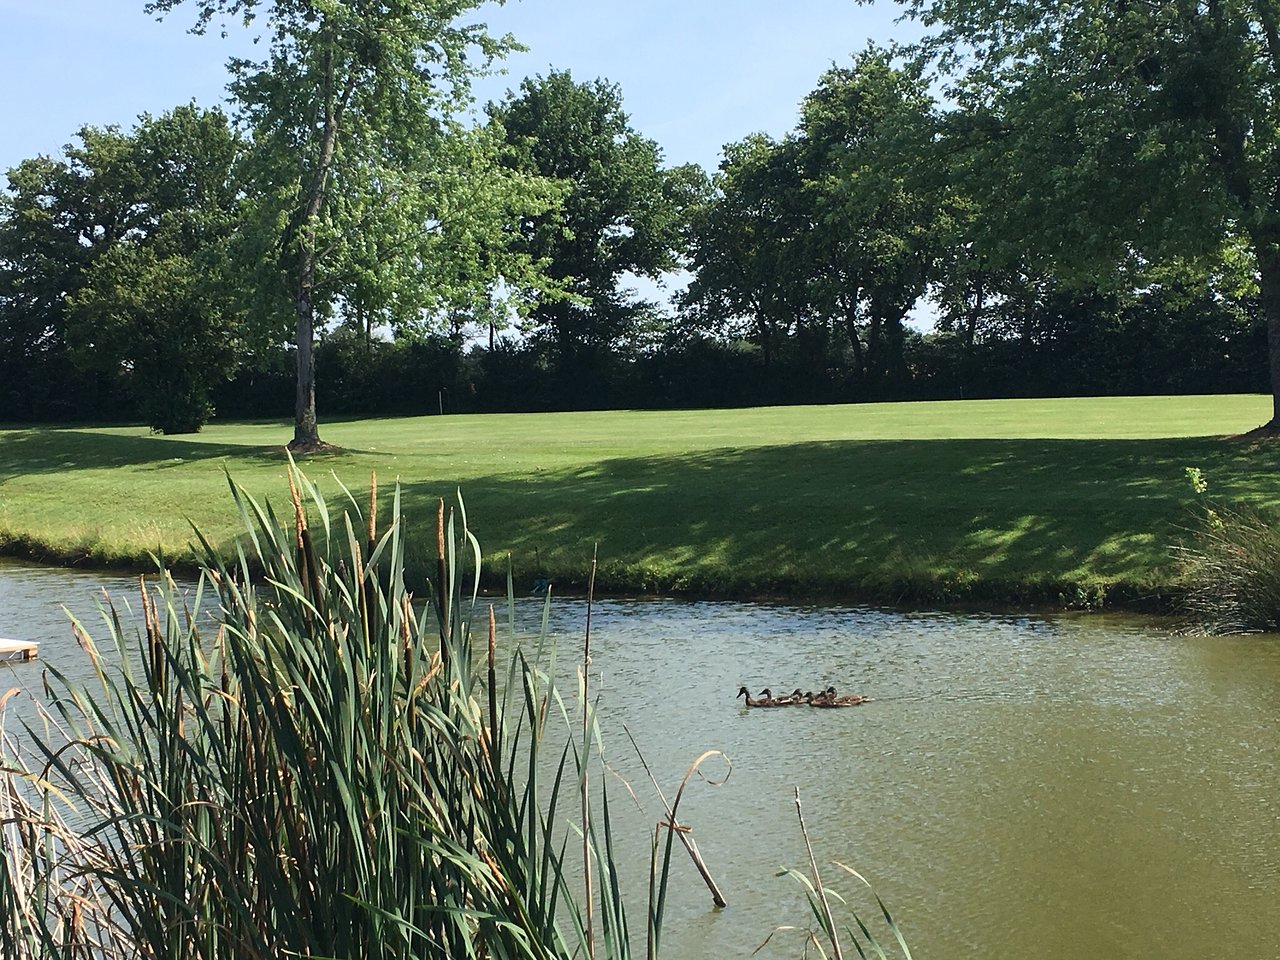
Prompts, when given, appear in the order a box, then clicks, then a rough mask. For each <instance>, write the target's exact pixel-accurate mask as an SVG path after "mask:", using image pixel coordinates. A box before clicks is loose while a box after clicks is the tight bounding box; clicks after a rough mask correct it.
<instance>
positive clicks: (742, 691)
mask: <svg viewBox="0 0 1280 960" xmlns="http://www.w3.org/2000/svg"><path fill="white" fill-rule="evenodd" d="M738 696H740V697H746V698H747V706H748V707H786V706H790V705H791V700H790V699H789V698H787V697H775V696H774V695H773V691H772V690H770V689H769V688H768V687H765V688H764V689H763V690H761V691H760V699H758V700H757V699H755V698H753V697H752V696H751V691H749V690H748V689H747V688H746V687H740V688H739V689H738Z"/></svg>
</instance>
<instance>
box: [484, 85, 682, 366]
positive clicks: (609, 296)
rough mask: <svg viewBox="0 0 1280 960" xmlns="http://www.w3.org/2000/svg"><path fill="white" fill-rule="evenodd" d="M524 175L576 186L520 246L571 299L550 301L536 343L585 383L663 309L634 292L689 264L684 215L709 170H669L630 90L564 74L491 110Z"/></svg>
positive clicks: (525, 224) (527, 225)
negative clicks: (638, 122) (641, 128)
mask: <svg viewBox="0 0 1280 960" xmlns="http://www.w3.org/2000/svg"><path fill="white" fill-rule="evenodd" d="M488 112H489V115H490V117H491V118H492V119H493V120H494V121H496V122H497V124H498V125H499V126H500V128H501V130H502V131H503V132H504V134H505V137H506V140H507V143H508V144H510V145H511V147H512V150H513V163H515V164H516V165H517V166H518V168H519V169H522V170H524V171H526V172H528V173H530V174H536V175H538V176H541V177H546V178H550V179H553V180H555V181H558V182H560V183H562V184H564V185H565V190H566V193H565V196H564V199H563V202H562V204H561V206H560V207H558V208H556V209H551V210H547V211H546V212H544V213H542V214H540V215H538V216H534V217H529V218H526V219H525V220H524V221H522V223H521V229H520V240H519V248H520V249H521V250H523V251H524V252H525V253H526V254H527V255H528V256H530V257H532V258H535V259H538V260H540V261H542V262H544V263H545V264H546V265H547V271H548V273H549V274H550V276H552V277H553V278H555V280H556V281H558V283H559V284H560V285H561V287H562V289H563V290H564V291H565V292H566V293H567V294H568V296H557V297H550V298H544V299H543V300H542V302H540V303H539V304H538V305H537V307H536V308H535V309H534V310H533V311H532V314H531V321H532V322H531V330H530V332H531V333H532V335H533V336H534V337H535V339H537V340H538V341H539V342H541V343H543V344H545V345H546V346H547V347H548V348H549V349H550V352H551V354H552V356H553V359H554V361H555V363H556V364H557V365H558V366H559V368H560V369H561V370H562V371H563V372H564V373H566V374H568V375H569V376H573V377H577V376H582V375H583V374H584V372H586V371H587V370H588V369H589V368H591V367H592V366H598V365H600V364H602V363H604V362H605V361H606V360H607V358H608V356H609V355H610V353H613V352H616V351H620V350H625V349H626V348H627V347H628V346H632V345H634V342H635V339H636V338H637V336H638V335H639V334H640V333H641V329H642V324H643V323H644V321H645V319H646V318H647V317H649V316H651V314H652V311H653V305H652V304H649V303H647V302H645V301H644V300H643V299H641V298H640V297H638V296H637V295H636V294H635V292H634V291H633V290H630V289H628V288H627V287H626V286H625V285H624V282H625V280H626V278H628V277H635V276H639V277H649V278H658V277H660V276H662V275H663V274H664V273H666V272H668V271H671V270H673V269H675V268H676V267H677V266H678V264H679V255H680V252H681V248H682V239H683V228H684V223H685V213H686V209H687V207H688V206H689V205H690V203H691V202H692V201H693V200H694V199H695V198H696V197H697V196H698V195H699V193H700V192H701V191H703V190H704V189H705V177H704V176H703V175H702V173H701V169H700V168H698V167H696V166H693V165H689V166H684V167H678V168H675V169H666V168H664V167H663V166H662V151H661V149H660V148H659V147H658V145H657V144H656V143H655V142H654V141H652V140H650V139H648V138H646V137H644V136H642V135H641V134H639V133H638V132H637V131H636V130H634V129H633V128H632V126H631V123H630V120H629V119H628V117H627V114H626V112H625V111H624V110H623V105H622V93H621V91H620V90H619V88H618V87H617V86H616V85H614V84H611V83H608V82H607V81H605V80H599V79H598V80H595V81H592V82H588V83H578V82H576V81H575V80H574V79H573V77H572V75H571V74H570V73H569V71H567V70H564V71H559V70H553V71H552V72H551V73H549V74H548V75H547V76H545V77H540V76H539V77H532V78H529V79H526V80H525V81H524V82H523V83H522V84H521V85H520V90H519V91H518V92H513V93H510V94H508V96H507V97H506V98H505V99H504V100H503V101H502V102H501V103H497V104H490V105H489V108H488Z"/></svg>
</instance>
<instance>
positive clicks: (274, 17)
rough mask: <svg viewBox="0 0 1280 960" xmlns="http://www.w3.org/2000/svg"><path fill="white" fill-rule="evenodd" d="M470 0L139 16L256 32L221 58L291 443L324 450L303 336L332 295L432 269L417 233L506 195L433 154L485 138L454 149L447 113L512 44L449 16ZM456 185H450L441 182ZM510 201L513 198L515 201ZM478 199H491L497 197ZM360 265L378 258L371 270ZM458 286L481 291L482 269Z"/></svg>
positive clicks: (369, 295)
mask: <svg viewBox="0 0 1280 960" xmlns="http://www.w3.org/2000/svg"><path fill="white" fill-rule="evenodd" d="M481 2H482V0H395V2H387V0H331V2H325V3H320V2H313V0H153V2H151V3H149V4H148V5H147V8H146V9H147V11H148V12H152V13H159V14H162V15H163V14H165V13H167V12H169V11H171V10H173V9H175V8H176V7H179V6H183V5H184V4H185V3H190V4H193V5H194V7H195V10H196V29H197V30H198V31H203V30H204V29H205V28H207V27H208V25H209V24H210V23H211V22H212V21H213V19H214V18H215V17H217V16H240V17H242V18H243V19H244V20H245V21H246V22H252V21H253V20H254V19H255V18H256V17H259V16H260V17H262V18H263V20H264V21H265V24H266V27H267V38H268V50H267V56H266V58H265V59H264V60H262V61H251V60H243V59H234V60H232V61H231V62H230V69H231V73H232V81H231V84H230V90H231V93H232V95H233V97H234V98H235V100H236V102H237V104H238V110H239V116H240V118H241V120H242V121H243V122H244V124H245V125H246V126H247V128H248V129H249V130H250V131H251V132H252V135H253V150H252V153H251V158H250V161H249V164H248V170H249V176H248V193H249V202H248V203H247V205H246V210H245V215H246V223H247V224H248V225H249V230H248V231H247V237H246V242H245V247H244V249H245V250H246V251H248V256H249V258H250V260H251V262H255V263H257V264H259V265H260V268H261V269H260V272H259V275H258V281H257V282H258V286H259V290H260V293H261V298H260V310H259V313H260V315H262V316H264V317H267V318H270V317H273V316H275V317H278V316H280V314H281V313H284V312H286V311H287V312H288V313H289V314H291V316H292V326H293V330H294V342H295V345H296V349H297V396H296V418H295V427H294V436H293V440H292V442H291V443H290V447H291V448H292V449H295V450H314V449H318V448H321V447H323V446H324V444H323V443H322V441H321V439H320V435H319V430H318V427H317V421H316V408H315V356H314V343H315V336H316V329H317V326H318V322H319V321H321V320H322V319H323V318H324V317H325V316H327V315H328V313H329V312H330V311H331V309H332V308H333V307H334V305H335V304H336V303H339V302H340V301H341V299H342V297H343V294H344V291H345V292H348V293H349V294H350V295H351V302H352V303H359V302H360V301H361V300H364V301H365V302H368V301H370V300H371V299H374V300H376V299H377V297H375V296H374V293H375V291H376V292H377V296H378V297H381V296H383V295H385V296H387V297H390V296H391V295H392V293H393V292H397V291H400V290H401V289H408V287H404V286H402V285H404V284H406V282H407V278H408V279H412V278H413V277H414V276H415V275H417V274H419V273H420V272H422V271H424V270H427V271H429V270H430V266H429V260H428V258H429V257H430V255H431V252H432V251H431V250H430V249H428V248H427V242H428V241H429V240H430V239H431V237H432V235H433V234H434V233H437V232H438V231H439V229H440V228H441V227H442V224H444V223H450V222H451V225H452V226H453V227H454V228H455V229H459V230H462V231H464V232H465V229H466V228H468V227H470V226H472V224H470V223H465V222H458V221H466V220H467V219H468V216H469V215H468V214H467V212H466V210H467V208H468V203H467V197H468V196H469V195H473V194H476V193H478V192H479V193H485V192H493V193H498V194H502V195H504V196H505V197H507V198H508V199H512V198H511V197H510V194H511V191H510V188H511V185H512V182H513V180H512V178H510V177H495V178H493V179H492V180H490V181H482V182H478V183H477V182H472V181H470V180H468V182H466V183H460V182H459V180H458V179H457V178H456V177H450V175H449V174H450V171H449V170H448V169H447V168H444V167H442V165H441V160H442V158H453V157H456V156H457V155H458V153H459V151H463V152H465V151H467V150H471V149H474V148H476V147H478V146H484V145H485V144H486V143H487V142H488V141H485V140H483V139H479V138H473V139H470V140H468V141H467V144H466V146H459V138H460V137H463V136H464V134H463V131H462V128H461V126H460V125H459V124H458V123H457V122H456V120H455V117H456V115H457V114H458V112H459V111H460V110H462V109H463V108H464V107H465V105H466V104H467V103H468V102H469V93H468V90H469V81H470V80H471V78H472V77H474V76H476V75H477V74H478V73H480V72H482V71H483V70H485V69H486V68H487V66H488V65H489V64H490V63H491V62H492V61H493V59H494V58H495V57H499V56H501V55H503V54H504V53H505V52H506V51H507V50H508V49H509V48H510V46H511V41H510V39H509V38H502V39H498V38H494V37H492V36H490V35H489V34H488V32H487V31H486V29H485V27H484V26H483V25H480V24H460V23H458V22H457V18H458V17H459V16H460V15H462V14H463V13H465V12H467V11H470V10H474V9H476V8H477V7H479V6H481ZM458 188H462V193H461V195H459V193H457V192H451V191H456V190H457V189H458ZM513 204H514V205H516V206H519V202H518V198H516V199H513ZM496 205H497V206H499V207H500V206H502V203H500V202H499V203H497V204H496ZM479 206H482V207H484V208H485V209H493V208H494V206H495V203H494V202H491V201H486V202H484V203H481V204H479ZM432 208H434V209H435V210H436V211H440V210H442V209H443V211H444V213H439V212H437V213H432V212H431V211H432ZM455 213H456V214H457V217H456V218H454V217H453V216H452V215H453V214H455ZM442 216H443V217H444V219H443V220H442V219H441V217H442ZM486 226H487V225H486ZM370 234H376V235H377V242H376V244H374V245H373V246H372V247H368V246H366V247H364V248H363V249H361V250H357V247H359V244H358V243H357V242H356V241H357V240H358V238H361V237H367V236H368V235H370ZM500 241H501V238H495V242H500ZM373 264H389V265H391V267H390V268H389V269H387V270H384V271H378V270H373V269H371V266H372V265H373ZM357 276H358V277H359V279H360V281H361V282H362V283H363V285H362V286H360V285H358V284H357ZM470 282H471V283H474V284H477V285H480V286H484V287H485V288H486V289H491V288H492V285H491V284H486V283H484V282H483V280H482V278H475V279H473V280H472V281H470ZM409 286H412V285H411V284H410V285H409ZM410 299H413V297H412V295H410ZM406 312H408V311H407V310H406Z"/></svg>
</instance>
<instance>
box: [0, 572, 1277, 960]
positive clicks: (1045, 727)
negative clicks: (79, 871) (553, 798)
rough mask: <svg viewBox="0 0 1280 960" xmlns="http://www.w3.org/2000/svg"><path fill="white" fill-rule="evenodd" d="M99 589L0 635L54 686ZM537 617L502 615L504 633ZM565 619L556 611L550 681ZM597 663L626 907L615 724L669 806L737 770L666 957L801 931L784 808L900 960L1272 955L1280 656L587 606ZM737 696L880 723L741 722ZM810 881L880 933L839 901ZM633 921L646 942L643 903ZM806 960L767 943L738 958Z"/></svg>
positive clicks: (820, 618) (630, 756)
mask: <svg viewBox="0 0 1280 960" xmlns="http://www.w3.org/2000/svg"><path fill="white" fill-rule="evenodd" d="M103 586H106V587H108V588H109V589H111V590H112V591H117V590H119V591H125V592H128V593H129V594H130V595H133V594H134V593H135V592H136V580H132V579H128V578H110V577H101V576H96V575H89V574H82V573H77V572H72V571H66V570H52V569H45V568H33V567H29V566H24V565H19V564H0V636H10V637H16V638H21V639H28V640H36V641H39V642H41V644H42V647H41V655H42V658H43V659H44V661H45V662H46V663H54V664H57V665H58V666H59V667H60V668H62V669H65V670H68V671H70V672H73V673H74V672H76V671H77V670H79V669H81V668H79V667H78V666H76V665H77V664H80V663H82V662H83V657H82V654H81V653H80V652H79V650H78V648H77V646H76V644H75V641H74V639H73V638H72V636H71V631H70V629H69V627H68V626H67V622H66V617H65V614H64V613H63V611H62V609H61V605H62V604H66V605H67V606H68V607H69V608H70V609H71V610H72V611H73V612H75V613H76V614H77V615H80V616H82V617H85V618H90V619H91V618H92V617H93V615H94V613H93V611H94V595H95V593H97V592H98V591H99V589H100V588H101V587H103ZM539 613H540V606H539V605H538V604H537V603H536V602H533V601H529V602H522V603H521V604H520V605H519V607H518V610H517V619H518V624H519V627H520V630H522V631H527V632H533V631H535V630H536V624H537V620H538V617H539ZM584 614H585V605H584V604H583V603H582V602H581V601H576V600H557V601H555V603H554V604H553V622H552V627H553V630H554V631H555V633H556V634H557V636H558V637H559V639H560V642H561V647H560V649H561V658H562V661H567V660H568V659H571V658H572V657H573V656H574V655H575V654H574V652H573V651H574V650H576V649H578V647H579V645H580V643H581V636H582V625H583V620H584ZM502 623H503V617H502V616H500V617H499V624H500V628H501V625H502ZM592 648H593V649H592V652H593V661H592V684H593V689H594V690H595V691H596V692H598V693H599V694H600V696H601V715H602V723H603V725H604V728H605V733H606V742H605V750H606V759H607V760H608V762H609V763H610V765H611V766H612V767H613V768H614V769H615V770H616V771H617V773H618V774H619V776H620V777H621V778H623V779H625V780H627V781H628V782H629V783H630V784H631V785H632V787H633V788H634V790H635V792H636V794H637V797H638V799H639V805H638V806H637V805H636V804H633V803H631V802H630V800H629V799H628V798H627V797H626V794H625V791H623V790H622V789H620V788H618V789H615V790H614V793H613V798H614V800H615V801H623V800H626V803H622V802H617V803H616V806H617V808H618V809H619V811H621V819H622V821H623V822H622V823H621V824H620V826H619V834H620V838H619V839H620V841H621V842H622V843H623V844H625V845H624V846H623V849H622V859H623V860H624V862H626V863H627V864H628V865H631V866H633V867H634V876H633V877H630V878H628V879H629V880H631V881H632V883H633V886H634V887H635V892H636V894H637V896H638V897H641V896H643V886H642V883H643V871H644V870H645V869H646V868H647V865H648V858H649V835H650V832H651V830H652V825H653V824H654V823H655V822H656V821H657V820H658V818H659V816H660V815H661V807H660V805H659V804H658V803H657V801H656V800H655V799H654V797H653V794H652V790H651V788H649V787H648V784H647V781H646V779H645V777H644V775H643V773H642V771H641V770H640V768H639V765H638V764H637V762H636V760H635V757H634V752H633V751H632V748H631V745H630V743H629V742H628V740H627V739H626V736H625V735H624V733H623V731H622V724H623V723H625V724H626V725H627V727H628V728H629V729H630V730H631V731H632V733H633V734H634V735H635V737H636V739H637V741H638V742H639V744H640V746H641V747H642V749H643V750H644V752H645V756H646V759H647V760H648V762H649V765H650V766H651V767H652V769H653V770H654V772H655V773H656V774H657V775H658V776H659V778H660V779H661V780H662V781H663V785H664V788H665V789H667V791H668V794H669V795H670V793H671V792H672V791H673V790H674V788H675V786H676V784H677V783H678V782H679V780H680V778H681V777H682V776H683V774H684V771H685V769H686V768H687V767H688V765H689V764H690V763H691V762H692V761H693V759H695V758H696V757H697V756H698V755H699V754H700V753H701V752H702V751H703V750H706V749H718V750H723V751H724V752H725V753H726V754H728V755H729V757H731V758H732V761H733V772H732V775H731V776H730V777H729V779H728V781H727V782H726V783H724V784H723V785H720V786H713V785H710V784H705V783H695V784H694V785H693V786H691V787H690V789H689V791H688V792H687V793H686V796H685V800H684V803H683V805H682V807H681V819H682V820H684V821H685V822H686V823H688V824H690V825H691V826H692V827H693V831H694V835H695V836H696V838H697V839H698V842H699V845H700V847H701V849H702V853H703V855H704V857H705V858H706V861H707V864H708V866H709V867H710V869H711V871H712V873H713V874H714V875H715V877H716V880H717V881H718V883H719V884H720V886H721V888H722V889H723V891H724V893H725V895H726V897H727V898H728V900H729V903H730V906H729V907H728V909H726V910H723V911H718V910H714V909H713V908H712V907H711V903H710V897H709V895H708V894H707V892H706V890H705V888H704V887H703V886H702V884H701V881H700V879H699V878H698V876H697V874H696V872H695V871H694V870H693V868H692V866H691V865H690V864H689V862H688V860H687V859H686V858H683V855H681V857H682V859H680V860H678V861H677V862H676V864H675V868H674V869H673V878H672V884H673V890H672V893H671V903H670V905H669V911H668V923H667V929H666V934H665V938H664V944H663V945H664V949H663V954H664V955H665V956H668V957H681V958H684V957H717V958H718V957H726V956H740V957H745V956H747V955H748V954H750V953H751V951H752V950H754V949H755V948H756V947H757V946H758V945H759V944H760V943H761V942H762V941H764V940H765V939H766V938H767V937H768V936H769V934H770V932H771V931H772V930H773V929H774V928H775V927H776V926H779V925H782V924H795V925H801V926H803V925H806V924H807V923H808V913H807V907H806V905H805V902H804V897H803V891H802V890H801V888H800V887H799V885H798V884H797V883H796V882H795V881H794V880H793V879H791V878H787V877H778V876H776V873H777V872H778V869H779V868H781V867H784V866H789V867H796V868H802V867H803V866H804V865H805V864H806V862H807V858H806V854H805V850H804V846H803V841H802V839H801V836H800V832H799V828H798V825H797V821H796V816H795V807H794V804H793V800H792V791H793V788H794V787H796V786H798V787H799V788H800V791H801V797H802V800H803V803H804V814H805V819H806V822H807V825H808V829H809V833H810V836H811V839H812V841H813V844H814V847H815V850H816V851H817V853H818V859H819V862H820V864H829V863H830V862H831V861H833V860H835V861H840V862H842V863H846V864H849V865H850V866H853V867H856V868H857V869H858V870H859V871H860V872H861V873H863V874H864V875H865V876H866V877H867V878H868V879H869V880H871V882H872V883H873V884H874V885H875V887H876V890H877V892H878V893H879V894H880V895H881V896H882V897H883V899H884V901H885V903H886V904H887V905H888V906H889V908H890V910H892V912H893V913H894V916H895V918H896V919H897V920H898V921H899V923H900V924H901V926H902V927H903V929H904V931H905V933H906V936H907V938H908V941H909V943H910V944H911V947H912V950H913V952H914V953H915V955H916V956H917V957H919V958H925V957H981V958H984V960H988V958H1009V960H1014V958H1017V960H1024V958H1028V957H1034V958H1038V960H1068V958H1070V960H1078V958H1080V957H1117V958H1119V957H1124V958H1134V960H1182V958H1186V960H1191V958H1196V960H1200V958H1203V957H1207V956H1239V957H1270V956H1275V955H1276V954H1277V949H1278V947H1277V945H1278V944H1280V933H1277V931H1280V898H1277V897H1276V895H1275V894H1276V891H1277V890H1280V797H1278V795H1277V787H1278V786H1280V638H1276V637H1252V638H1230V639H1222V638H1195V637H1183V636H1176V635H1174V634H1172V633H1171V632H1170V631H1169V630H1168V629H1167V627H1166V626H1165V625H1163V624H1161V623H1159V622H1156V621H1150V620H1143V619H1138V618H1128V617H1113V616H1078V615H1061V616H1010V615H984V614H959V613H901V612H888V611H880V610H873V609H866V608H857V607H808V606H805V607H801V606H782V605H757V604H730V603H683V602H674V601H652V600H649V601H620V600H619V601H608V602H603V603H598V604H597V605H596V607H595V612H594V615H593V621H592ZM40 671H41V664H40V663H39V662H36V663H32V664H19V665H14V666H12V667H4V668H0V691H3V690H4V689H8V688H9V687H10V686H15V685H16V686H26V687H29V688H31V689H33V690H34V689H37V688H38V686H39V677H40ZM742 684H746V685H747V686H749V687H751V688H752V690H753V691H754V690H758V689H759V688H760V687H763V686H771V687H772V688H773V689H774V690H775V692H776V691H780V690H790V689H792V688H793V687H796V686H801V687H804V688H806V689H813V688H818V687H825V686H826V685H828V684H834V685H836V686H837V687H839V688H840V689H841V690H842V691H843V692H859V693H864V694H867V695H870V696H873V697H875V698H876V701H875V702H874V703H871V704H868V705H866V706H864V707H859V708H856V709H847V710H812V709H808V708H796V709H788V710H747V709H746V708H744V707H743V705H742V701H741V700H735V699H734V694H735V692H736V691H737V690H738V687H739V686H740V685H742ZM722 770H723V768H714V769H713V767H708V771H709V772H714V773H717V774H719V773H721V772H722ZM615 787H617V782H616V781H615ZM826 878H827V880H828V882H830V883H831V885H832V886H834V887H835V889H836V890H837V891H839V892H841V893H844V894H847V895H849V896H850V899H851V901H852V903H853V904H854V905H855V906H856V907H857V909H858V911H859V913H860V914H861V915H862V916H864V917H866V918H870V917H872V916H873V914H874V912H875V907H874V901H871V902H870V903H869V902H868V900H867V898H866V897H865V896H863V895H859V894H858V892H857V889H856V886H855V884H854V882H853V881H852V880H851V879H850V878H848V877H843V878H842V877H841V875H840V871H839V870H838V869H837V868H834V867H830V868H827V873H826ZM837 913H838V914H839V913H840V908H839V907H837ZM631 922H632V926H633V931H641V930H643V922H644V921H643V908H642V901H641V900H640V899H637V901H636V909H635V912H634V914H633V916H632V920H631ZM802 952H803V951H802V947H801V943H800V938H799V935H798V934H795V933H790V934H788V933H779V934H778V935H777V936H776V937H775V938H774V940H773V941H772V942H771V943H770V944H769V945H768V946H767V947H766V948H765V949H763V950H761V951H760V953H759V954H758V956H761V957H798V956H801V955H802ZM852 954H853V951H852V950H850V951H849V952H848V955H852Z"/></svg>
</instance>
